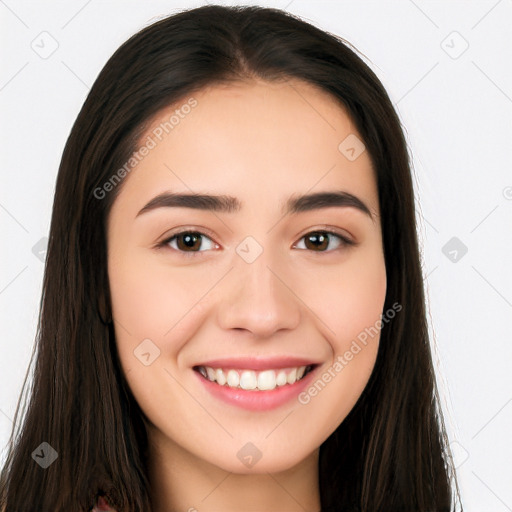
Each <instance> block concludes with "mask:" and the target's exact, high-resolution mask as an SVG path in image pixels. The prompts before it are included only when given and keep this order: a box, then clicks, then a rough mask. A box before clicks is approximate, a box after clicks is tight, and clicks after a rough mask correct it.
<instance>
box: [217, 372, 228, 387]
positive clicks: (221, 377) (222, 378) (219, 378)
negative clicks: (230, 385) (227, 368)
mask: <svg viewBox="0 0 512 512" xmlns="http://www.w3.org/2000/svg"><path fill="white" fill-rule="evenodd" d="M215 380H216V381H217V382H218V383H219V384H220V385H221V386H224V384H226V382H227V379H226V376H225V375H224V372H223V371H222V370H221V369H220V368H217V370H215Z"/></svg>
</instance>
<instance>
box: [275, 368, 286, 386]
mask: <svg viewBox="0 0 512 512" xmlns="http://www.w3.org/2000/svg"><path fill="white" fill-rule="evenodd" d="M287 382H288V381H287V380H286V372H283V371H280V372H279V373H278V374H277V378H276V384H277V385H278V386H284V385H285V384H287Z"/></svg>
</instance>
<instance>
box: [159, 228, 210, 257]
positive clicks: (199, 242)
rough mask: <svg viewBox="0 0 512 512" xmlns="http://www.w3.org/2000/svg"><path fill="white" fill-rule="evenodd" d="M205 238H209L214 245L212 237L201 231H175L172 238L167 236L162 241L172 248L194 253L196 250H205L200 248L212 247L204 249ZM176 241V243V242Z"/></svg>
mask: <svg viewBox="0 0 512 512" xmlns="http://www.w3.org/2000/svg"><path fill="white" fill-rule="evenodd" d="M203 238H205V239H206V240H209V242H210V244H211V246H213V245H214V243H213V241H212V240H211V238H209V237H207V236H206V235H205V234H203V233H200V232H199V231H181V232H180V233H175V234H174V235H173V236H171V237H170V238H167V239H166V240H164V241H163V242H162V244H161V245H168V246H170V247H171V248H172V249H174V250H176V251H180V252H187V253H194V252H203V251H202V250H200V249H203V250H208V249H211V248H212V247H211V246H210V247H208V243H207V244H206V245H207V247H206V249H204V247H203V245H204V242H203ZM175 242H176V243H175Z"/></svg>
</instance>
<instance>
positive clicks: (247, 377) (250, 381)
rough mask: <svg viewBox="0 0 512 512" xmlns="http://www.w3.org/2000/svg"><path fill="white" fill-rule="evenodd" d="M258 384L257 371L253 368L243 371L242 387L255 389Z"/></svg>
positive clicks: (241, 377)
mask: <svg viewBox="0 0 512 512" xmlns="http://www.w3.org/2000/svg"><path fill="white" fill-rule="evenodd" d="M257 385H258V381H257V380H256V373H254V372H253V371H252V370H245V371H243V372H242V375H241V376H240V387H241V388H242V389H255V388H256V386H257Z"/></svg>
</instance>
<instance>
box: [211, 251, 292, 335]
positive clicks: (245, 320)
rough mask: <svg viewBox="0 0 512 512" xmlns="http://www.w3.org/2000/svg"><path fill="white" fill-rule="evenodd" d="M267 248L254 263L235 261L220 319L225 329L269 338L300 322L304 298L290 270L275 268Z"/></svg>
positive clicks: (223, 300) (221, 307) (222, 300)
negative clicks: (268, 255) (296, 289)
mask: <svg viewBox="0 0 512 512" xmlns="http://www.w3.org/2000/svg"><path fill="white" fill-rule="evenodd" d="M265 256H266V253H265V251H264V252H263V254H261V255H260V256H259V257H258V258H257V259H256V260H255V261H253V262H252V263H246V262H245V261H243V260H242V259H240V260H238V261H236V263H235V267H236V268H235V269H233V271H232V272H230V277H229V279H228V280H227V283H226V289H225V290H224V293H223V294H222V296H221V299H220V301H221V302H220V305H219V309H218V322H219V325H220V327H221V328H223V329H228V330H229V329H243V330H247V331H250V332H251V333H252V334H253V335H254V336H255V337H258V338H260V337H261V338H267V337H271V336H272V335H273V334H274V333H276V332H277V331H279V330H281V329H294V328H296V327H297V325H299V322H300V316H301V304H302V303H301V301H300V299H299V298H298V297H297V296H296V295H295V293H294V292H293V284H294V283H293V282H290V281H291V278H290V275H289V273H287V272H282V271H280V270H274V269H273V268H272V267H273V266H274V265H272V264H270V265H269V263H271V262H269V259H268V258H266V257H265Z"/></svg>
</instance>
